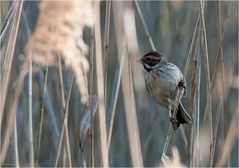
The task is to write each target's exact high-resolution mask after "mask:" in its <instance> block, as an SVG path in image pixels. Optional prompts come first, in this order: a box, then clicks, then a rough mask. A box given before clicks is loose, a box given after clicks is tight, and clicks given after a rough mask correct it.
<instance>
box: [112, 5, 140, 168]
mask: <svg viewBox="0 0 239 168" xmlns="http://www.w3.org/2000/svg"><path fill="white" fill-rule="evenodd" d="M120 7H121V8H120ZM120 7H119V9H122V7H123V6H120ZM118 12H119V16H121V17H122V16H123V26H122V30H121V35H122V36H123V43H122V42H120V41H119V40H117V44H118V43H119V44H118V46H119V47H118V50H119V49H120V50H123V52H122V53H121V52H119V51H118V56H119V57H125V58H124V67H123V69H122V87H123V94H124V104H125V109H126V110H125V112H126V121H127V129H128V135H129V143H130V151H131V157H132V162H133V166H134V167H138V166H139V167H142V166H143V165H144V164H143V157H142V150H141V142H140V136H139V128H138V121H137V113H136V105H135V95H134V88H133V79H132V64H133V63H132V60H134V59H131V57H132V56H133V53H132V52H131V49H132V48H131V47H130V38H131V35H132V34H135V31H136V30H135V27H134V25H133V24H135V18H134V13H133V11H132V9H131V8H126V9H125V12H124V13H123V12H122V10H118ZM118 21H120V20H118ZM131 24H132V25H131ZM130 25H131V26H130ZM128 26H130V27H131V29H128ZM123 32H124V33H125V34H124V33H123ZM117 35H118V36H119V35H120V34H117ZM124 41H126V42H124ZM126 45H127V46H126ZM127 48H128V51H127Z"/></svg>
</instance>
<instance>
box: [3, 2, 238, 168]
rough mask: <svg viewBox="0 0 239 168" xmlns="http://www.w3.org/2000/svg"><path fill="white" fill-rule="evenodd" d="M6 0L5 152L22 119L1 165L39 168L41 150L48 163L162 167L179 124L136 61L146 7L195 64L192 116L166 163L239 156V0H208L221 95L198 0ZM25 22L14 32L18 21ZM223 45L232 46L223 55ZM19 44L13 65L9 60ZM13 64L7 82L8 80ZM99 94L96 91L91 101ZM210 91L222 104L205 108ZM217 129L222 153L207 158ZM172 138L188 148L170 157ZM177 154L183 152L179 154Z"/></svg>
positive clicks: (153, 25) (151, 24)
mask: <svg viewBox="0 0 239 168" xmlns="http://www.w3.org/2000/svg"><path fill="white" fill-rule="evenodd" d="M21 3H22V4H21ZM0 4H1V17H0V19H1V58H0V65H1V97H2V98H1V99H0V100H1V101H3V97H5V105H4V104H2V103H1V105H2V106H3V108H1V114H0V115H1V157H3V155H4V150H5V149H4V145H5V139H6V137H7V133H9V129H8V128H12V130H10V137H9V138H7V139H6V142H9V145H7V149H6V150H5V151H7V153H6V152H5V153H6V156H5V159H4V160H2V161H1V164H2V166H30V165H32V164H31V161H32V160H34V165H35V166H44V167H45V166H55V165H58V166H84V165H86V166H91V164H92V160H93V162H94V166H96V167H99V166H105V165H106V164H105V163H106V162H108V165H109V166H112V167H113V166H114V167H116V166H121V167H125V166H135V165H137V164H138V166H142V164H140V163H143V165H144V166H159V165H160V159H161V155H162V152H163V147H164V144H165V141H166V136H167V132H168V128H169V125H170V122H169V115H168V112H167V109H165V108H162V107H161V106H159V105H157V104H156V102H155V101H154V100H153V98H152V97H151V96H150V95H149V93H148V92H147V91H146V89H145V84H144V80H143V71H142V67H141V66H140V64H138V63H137V60H138V59H139V58H141V57H142V56H143V55H144V54H145V53H146V52H148V51H150V50H152V45H150V42H149V36H147V33H146V31H145V28H144V26H143V24H142V20H141V18H140V14H141V15H142V17H143V19H144V22H145V25H146V27H147V29H148V32H149V35H150V36H151V37H150V38H152V41H153V44H154V46H155V48H156V50H157V51H159V52H160V53H162V54H163V55H164V56H165V57H166V58H167V59H168V60H169V61H170V62H173V63H175V64H176V65H178V67H179V68H180V69H181V70H182V72H184V70H185V65H186V62H188V63H189V64H188V70H187V76H186V81H187V94H186V96H185V97H183V98H182V102H183V104H184V105H185V107H186V109H187V111H188V112H189V114H190V115H191V116H192V118H193V124H192V125H183V126H180V127H182V128H180V129H178V130H177V131H175V132H174V133H173V137H172V141H171V143H170V144H169V147H168V153H167V155H168V156H169V158H170V161H168V166H169V165H170V164H172V165H174V164H175V165H178V164H179V163H181V164H184V165H186V166H209V165H210V160H212V165H213V166H230V167H237V166H238V2H236V1H225V2H224V1H222V2H217V1H213V2H211V1H209V2H205V4H204V5H205V7H204V19H205V30H206V41H207V48H208V61H209V64H208V66H209V70H210V79H213V78H214V76H215V82H211V85H210V87H211V88H213V90H212V92H211V94H208V90H207V84H208V78H207V75H206V73H207V71H206V67H207V64H206V61H205V60H206V54H205V53H206V51H205V41H204V40H203V30H202V27H201V21H202V20H199V24H197V22H198V17H199V15H200V1H192V2H190V1H185V2H184V1H152V2H151V1H139V2H131V1H128V2H121V1H117V2H116V1H112V2H111V1H110V2H109V1H107V2H105V1H102V2H100V3H99V2H84V1H79V2H76V1H43V2H39V1H24V2H21V1H1V2H0ZM135 4H137V5H138V7H139V8H138V9H139V10H140V11H139V10H138V11H137V8H136V7H135ZM97 6H99V8H97ZM218 6H219V7H218ZM219 8H220V10H219V12H218V9H219ZM139 12H140V14H139ZM11 14H12V17H11ZM8 15H10V17H9V16H8ZM7 16H8V17H7ZM17 16H20V17H19V24H18V23H17V21H16V20H17ZM9 18H10V19H9ZM99 19H100V20H99ZM107 22H108V23H109V24H108V25H107V24H105V23H107ZM8 23H9V25H8ZM6 25H7V26H6ZM196 25H197V29H196V31H195V38H193V34H194V30H195V26H196ZM17 27H18V31H17V34H16V37H15V39H16V41H15V40H13V39H14V35H13V34H14V31H13V29H14V28H17ZM4 28H6V29H4ZM107 28H108V29H107ZM4 30H6V32H5V33H4ZM92 30H94V31H92ZM220 31H221V34H220ZM107 34H108V37H107ZM219 34H220V35H219ZM107 39H108V40H107ZM92 41H93V43H92ZM107 41H108V42H107ZM221 41H222V42H221ZM193 43H194V45H193V46H192V48H193V50H192V52H191V51H190V46H191V44H193ZM14 44H15V47H14ZM220 46H221V47H222V50H221V51H222V52H220V53H218V52H219V47H220ZM10 51H13V55H12V64H11V61H9V62H8V58H9V57H11V54H10V53H11V52H10ZM189 53H191V57H190V56H189ZM218 56H219V59H218V60H217V57H218ZM221 58H223V59H221ZM9 63H10V64H9ZM30 65H32V67H31V66H30ZM215 66H218V67H219V68H215ZM7 67H10V72H9V74H8V73H7V74H8V76H9V82H6V80H5V79H6V78H5V76H6V73H5V72H6V69H8V68H7ZM222 67H223V68H222ZM24 70H25V71H24ZM24 72H25V75H24V78H23V79H21V78H20V76H21V74H24ZM29 72H32V73H29ZM222 73H223V74H224V75H223V77H222V75H221V74H222ZM121 76H122V78H121ZM46 78H47V80H46ZM119 79H121V80H119ZM44 83H45V84H44ZM5 85H7V87H5ZM18 86H21V87H22V88H21V87H19V88H20V89H19V88H18ZM31 88H32V89H31ZM195 88H196V90H197V91H198V92H197V91H195V90H193V89H195ZM4 89H5V90H4ZM19 90H20V95H19V96H18V94H17V93H18V91H19ZM29 91H31V92H29ZM194 91H195V92H194ZM3 93H5V94H3ZM29 93H31V95H32V97H31V95H30V94H29ZM69 93H70V94H69ZM92 95H96V97H97V100H96V101H93V103H92V101H91V99H92V98H91V97H92ZM209 95H210V96H211V103H212V106H211V107H212V108H211V110H208V112H206V111H207V108H206V107H208V106H207V105H208V103H209V99H210V98H209ZM68 99H69V102H68ZM67 102H68V103H67ZM97 102H98V103H97ZM98 104H99V105H98ZM98 106H99V110H98ZM14 107H15V109H14ZM91 107H92V108H93V109H94V108H95V109H96V110H93V111H95V115H94V118H93V120H92V121H93V129H92V130H93V146H92V141H91V134H90V133H89V132H90V131H92V130H89V131H88V133H86V134H84V131H85V132H86V131H87V130H88V129H87V128H89V125H90V124H92V123H90V120H89V118H90V115H89V111H91V110H90V109H92V108H91ZM206 113H208V114H206ZM10 114H16V115H15V116H14V115H10ZM65 114H67V115H65ZM114 114H115V115H114ZM134 114H136V115H134ZM112 115H113V116H114V117H113V118H114V120H112ZM210 116H211V118H210ZM64 117H66V120H67V121H64ZM87 117H88V119H86V118H87ZM31 119H32V121H31ZM135 119H136V120H135ZM112 121H113V125H111V122H112ZM135 121H136V122H135ZM64 122H66V126H64ZM31 123H32V124H31ZM210 123H211V124H212V127H211V125H210ZM111 127H112V137H111V139H110V140H111V143H110V145H109V154H108V157H107V149H108V148H107V145H106V146H105V144H104V142H105V140H104V138H105V139H108V138H109V132H110V129H111ZM65 128H66V129H67V130H65V131H63V132H64V133H63V138H62V139H63V142H62V147H60V146H61V145H59V144H60V139H61V138H60V137H61V132H62V130H64V129H65ZM211 128H212V129H213V133H211V132H210V129H211ZM82 129H83V131H82ZM66 132H68V133H66ZM84 135H85V136H84ZM83 137H84V139H83ZM31 139H32V140H33V141H32V143H31ZM211 139H213V142H214V145H215V149H211V150H212V151H214V158H213V159H210V157H209V156H210V142H212V141H211ZM108 140H109V139H108ZM138 142H139V144H138ZM80 146H81V148H80ZM173 146H175V147H176V149H177V151H178V152H179V154H178V155H176V156H175V155H172V147H173ZM92 147H93V150H94V152H93V153H94V157H93V158H92V153H91V151H92V149H91V148H92ZM102 147H103V148H102ZM211 147H212V146H211ZM139 149H140V150H139ZM227 150H228V151H227ZM102 151H103V152H102ZM58 152H59V158H58V159H59V161H58V163H57V164H56V160H57V153H58ZM104 152H105V155H106V156H103V154H104ZM69 153H70V157H69ZM224 154H225V155H226V156H224ZM32 156H33V157H32ZM134 156H135V157H134ZM104 157H105V158H106V159H107V160H108V161H106V162H105V161H104ZM175 157H176V158H177V157H179V158H180V162H179V163H177V161H175V160H176V159H175ZM69 158H70V159H69ZM102 158H103V159H102ZM137 158H139V160H137ZM223 159H224V160H225V161H224V160H223ZM69 160H70V161H69ZM220 160H221V161H222V160H223V163H220ZM70 162H71V163H70ZM164 165H166V166H167V164H164ZM161 166H162V165H161Z"/></svg>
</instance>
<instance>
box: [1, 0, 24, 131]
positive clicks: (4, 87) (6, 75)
mask: <svg viewBox="0 0 239 168" xmlns="http://www.w3.org/2000/svg"><path fill="white" fill-rule="evenodd" d="M22 5H23V0H19V1H18V2H17V3H16V8H15V11H14V16H13V21H12V26H11V31H10V35H9V40H8V45H7V49H6V55H5V57H6V60H5V65H6V66H5V67H4V68H3V70H2V73H1V76H0V84H1V85H0V86H1V96H0V130H1V128H2V119H3V113H4V107H5V103H6V98H7V93H8V85H9V79H10V73H11V68H12V60H13V55H14V50H15V45H16V39H17V32H18V27H19V22H20V17H21V12H22Z"/></svg>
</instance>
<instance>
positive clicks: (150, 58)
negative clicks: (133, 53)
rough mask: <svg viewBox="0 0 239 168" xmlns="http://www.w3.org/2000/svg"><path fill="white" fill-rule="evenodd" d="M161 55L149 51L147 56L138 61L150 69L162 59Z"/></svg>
mask: <svg viewBox="0 0 239 168" xmlns="http://www.w3.org/2000/svg"><path fill="white" fill-rule="evenodd" d="M162 57H163V56H162V55H161V54H160V53H158V52H156V51H151V52H149V53H147V54H145V55H144V56H143V57H142V58H141V59H140V62H141V63H142V64H146V65H148V66H150V67H152V66H154V65H156V64H158V63H159V62H160V61H161V59H162Z"/></svg>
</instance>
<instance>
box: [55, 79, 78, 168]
mask: <svg viewBox="0 0 239 168" xmlns="http://www.w3.org/2000/svg"><path fill="white" fill-rule="evenodd" d="M73 81H74V79H73V77H72V78H71V81H70V86H69V90H68V95H67V100H66V103H65V105H66V106H65V109H64V110H65V115H64V120H63V126H62V130H61V136H60V141H59V147H58V151H57V156H56V162H55V167H57V165H58V161H59V157H60V151H61V146H62V141H63V138H64V136H65V143H66V144H65V145H66V152H67V157H68V164H69V166H70V167H72V163H71V151H70V144H69V134H68V126H67V125H68V124H67V123H68V121H67V120H68V114H69V103H70V97H71V91H72V86H73ZM62 94H63V95H64V93H62Z"/></svg>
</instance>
